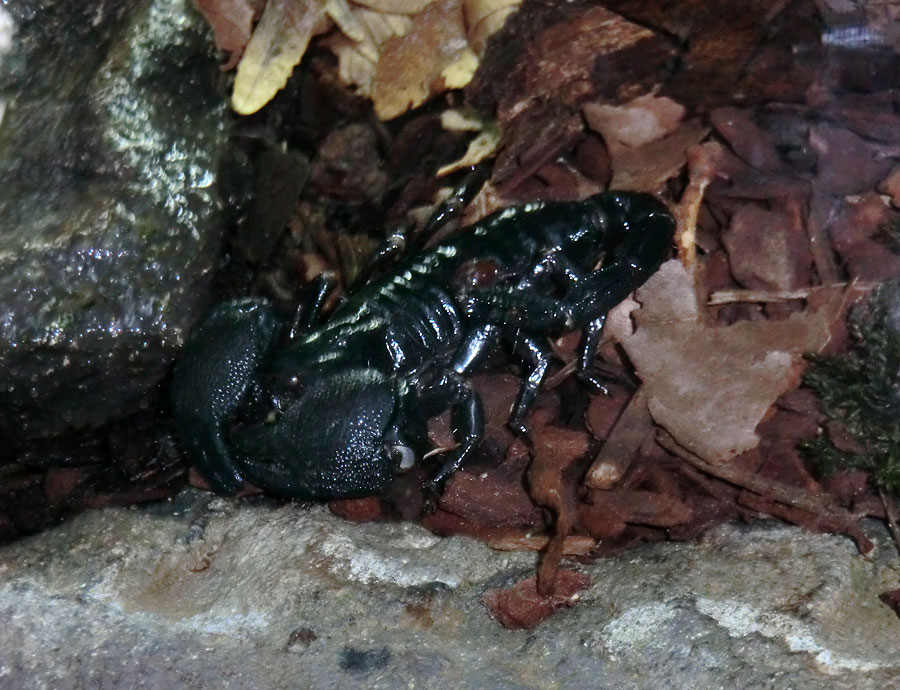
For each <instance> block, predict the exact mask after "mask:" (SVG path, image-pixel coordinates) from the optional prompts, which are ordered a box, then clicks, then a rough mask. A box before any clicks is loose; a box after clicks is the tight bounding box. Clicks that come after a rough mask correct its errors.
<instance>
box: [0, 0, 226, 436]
mask: <svg viewBox="0 0 900 690" xmlns="http://www.w3.org/2000/svg"><path fill="white" fill-rule="evenodd" d="M4 7H5V8H6V11H7V12H8V13H9V16H11V17H12V21H13V25H14V40H13V42H12V51H11V53H10V54H9V55H6V56H4V58H3V62H2V64H0V91H2V92H4V93H6V94H11V95H12V97H11V99H10V101H9V105H8V107H7V109H6V112H5V115H4V116H3V122H2V128H0V180H2V186H3V189H2V195H0V409H2V430H3V431H4V433H5V434H6V435H7V438H9V437H10V436H12V437H13V438H20V439H21V438H36V437H47V436H51V435H56V434H59V433H62V432H64V431H69V430H72V429H82V428H93V427H97V426H99V425H102V424H104V423H106V422H108V421H110V420H112V419H116V418H121V417H124V416H126V415H128V414H130V413H133V412H135V411H137V410H138V409H140V408H141V407H142V406H146V404H147V402H148V392H149V391H151V390H152V389H153V388H154V386H156V385H157V384H158V383H159V382H160V380H161V379H162V378H163V376H164V375H165V372H166V370H167V367H168V364H169V362H170V360H171V358H172V356H173V354H174V352H175V351H176V350H177V348H178V346H179V344H180V343H181V341H182V339H183V337H184V336H185V334H186V332H187V331H188V330H189V328H190V326H191V324H192V322H193V321H194V320H195V318H196V317H197V316H198V312H199V311H200V310H202V309H203V308H205V302H204V295H205V291H204V289H203V288H204V287H205V285H206V283H207V279H208V277H209V274H210V272H211V269H212V267H213V264H214V261H215V258H216V254H217V251H218V248H219V245H220V239H221V237H220V229H219V228H218V225H217V212H218V202H217V198H216V194H215V178H216V167H217V163H218V156H219V152H220V151H221V150H222V148H223V144H224V142H225V127H224V119H223V117H222V116H223V107H222V103H223V99H222V97H221V95H220V94H219V92H218V89H217V88H216V80H217V79H218V78H219V77H217V70H216V65H215V57H214V55H212V54H211V45H210V41H209V36H208V31H207V29H206V28H205V27H204V25H203V23H202V20H201V19H199V17H197V16H196V15H195V12H194V11H193V9H192V7H191V4H190V2H189V1H188V0H145V1H144V2H130V1H128V2H126V1H125V0H111V1H110V2H105V3H102V4H100V5H97V4H95V3H87V4H85V3H79V2H74V1H71V0H67V1H62V2H55V3H47V2H41V1H40V0H20V1H18V2H13V3H8V4H4Z"/></svg>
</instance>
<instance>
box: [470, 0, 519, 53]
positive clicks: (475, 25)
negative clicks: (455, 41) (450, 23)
mask: <svg viewBox="0 0 900 690" xmlns="http://www.w3.org/2000/svg"><path fill="white" fill-rule="evenodd" d="M521 4H522V0H463V12H464V13H465V16H466V26H467V27H468V28H469V43H470V44H471V46H472V50H474V51H475V54H476V55H477V56H479V57H481V56H482V55H484V47H485V45H487V40H488V38H490V37H491V36H492V35H493V34H495V33H496V32H497V31H499V30H500V29H502V28H503V24H504V22H506V19H507V17H509V15H511V14H512V13H513V12H515V11H516V10H517V9H519V5H521Z"/></svg>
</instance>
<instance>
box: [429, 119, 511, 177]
mask: <svg viewBox="0 0 900 690" xmlns="http://www.w3.org/2000/svg"><path fill="white" fill-rule="evenodd" d="M441 122H444V117H443V115H441ZM481 126H482V127H483V129H482V131H481V133H480V134H478V136H476V137H475V138H474V139H472V141H470V142H469V146H468V148H466V152H465V153H464V154H463V156H462V158H459V159H457V160H455V161H453V162H452V163H447V165H444V166H441V167H440V168H439V169H438V171H437V173H436V174H437V176H438V177H443V176H444V175H449V174H450V173H453V172H456V171H457V170H462V169H463V168H467V167H469V166H472V165H477V164H478V163H480V162H481V161H483V160H485V159H486V158H489V157H490V156H492V155H494V152H495V151H496V150H497V147H498V146H499V145H500V129H499V127H497V125H496V123H495V122H493V121H491V122H483V123H481ZM444 128H445V129H449V127H447V126H446V125H444Z"/></svg>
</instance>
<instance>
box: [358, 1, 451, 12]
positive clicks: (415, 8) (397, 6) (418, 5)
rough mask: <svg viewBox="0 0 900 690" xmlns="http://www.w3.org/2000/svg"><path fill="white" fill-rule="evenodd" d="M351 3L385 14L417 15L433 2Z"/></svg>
mask: <svg viewBox="0 0 900 690" xmlns="http://www.w3.org/2000/svg"><path fill="white" fill-rule="evenodd" d="M353 2H354V3H356V4H357V5H362V6H363V7H368V8H369V9H370V10H375V11H376V12H382V13H385V14H418V13H419V12H421V11H422V10H424V9H425V8H426V7H428V5H430V4H431V3H432V2H434V0H353Z"/></svg>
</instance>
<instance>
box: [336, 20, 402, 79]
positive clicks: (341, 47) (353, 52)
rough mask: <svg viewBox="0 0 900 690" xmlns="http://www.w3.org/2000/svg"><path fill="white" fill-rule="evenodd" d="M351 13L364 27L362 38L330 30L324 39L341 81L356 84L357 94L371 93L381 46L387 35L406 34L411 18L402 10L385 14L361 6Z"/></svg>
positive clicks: (388, 36) (389, 36)
mask: <svg viewBox="0 0 900 690" xmlns="http://www.w3.org/2000/svg"><path fill="white" fill-rule="evenodd" d="M353 14H354V16H355V17H356V19H357V20H358V21H359V23H360V25H361V26H362V27H363V34H364V38H363V40H362V41H359V42H357V41H352V40H350V39H349V38H347V37H346V36H344V35H343V34H341V33H333V34H331V35H330V36H327V37H326V38H325V39H324V43H325V45H327V46H328V47H329V48H330V49H331V51H332V52H333V53H334V54H335V56H337V59H338V76H339V77H340V79H341V81H343V82H344V83H345V84H350V85H353V86H356V88H357V91H358V92H359V93H360V94H362V95H364V96H371V95H372V85H373V83H374V81H375V68H376V64H377V62H378V56H379V54H380V53H381V46H382V45H383V44H384V42H385V41H387V40H388V39H390V38H393V37H395V36H402V35H403V34H405V33H406V32H407V31H408V30H409V27H410V26H411V25H412V20H411V19H410V18H409V17H407V16H406V15H403V14H384V13H381V12H375V11H373V10H368V9H364V8H358V9H355V10H354V12H353Z"/></svg>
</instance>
